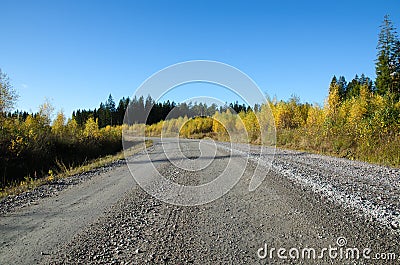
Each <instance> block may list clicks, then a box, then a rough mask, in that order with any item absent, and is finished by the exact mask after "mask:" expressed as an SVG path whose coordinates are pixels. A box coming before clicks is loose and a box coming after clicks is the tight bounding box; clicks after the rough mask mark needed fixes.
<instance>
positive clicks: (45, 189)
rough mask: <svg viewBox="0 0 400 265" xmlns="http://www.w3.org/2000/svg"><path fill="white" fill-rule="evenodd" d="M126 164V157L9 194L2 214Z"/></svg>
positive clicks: (1, 205) (0, 204)
mask: <svg viewBox="0 0 400 265" xmlns="http://www.w3.org/2000/svg"><path fill="white" fill-rule="evenodd" d="M125 164H126V162H125V159H120V160H117V161H114V162H112V163H109V164H107V165H105V166H102V167H98V168H95V169H92V170H89V171H87V172H84V173H81V174H76V175H73V176H70V177H66V178H62V179H55V180H53V181H49V183H47V184H44V185H41V186H39V187H36V188H34V189H32V190H30V191H26V192H23V193H21V194H19V195H10V196H7V197H5V198H3V199H1V201H0V215H2V214H5V213H7V212H10V211H11V210H13V209H15V208H23V207H26V206H29V205H32V204H35V203H37V201H38V200H39V199H43V198H46V197H50V196H54V195H56V194H58V192H60V191H62V190H64V189H66V188H68V187H70V186H73V185H77V184H79V183H82V182H84V181H87V180H89V179H91V178H92V177H94V176H98V175H100V174H102V173H105V172H108V171H110V170H113V169H115V168H116V167H120V166H122V165H125Z"/></svg>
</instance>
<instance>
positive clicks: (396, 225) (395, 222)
mask: <svg viewBox="0 0 400 265" xmlns="http://www.w3.org/2000/svg"><path fill="white" fill-rule="evenodd" d="M390 226H391V227H392V228H393V229H399V227H400V225H399V222H398V221H392V222H391V223H390Z"/></svg>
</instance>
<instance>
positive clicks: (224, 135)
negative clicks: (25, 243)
mask: <svg viewBox="0 0 400 265" xmlns="http://www.w3.org/2000/svg"><path fill="white" fill-rule="evenodd" d="M375 69H376V78H375V80H373V79H371V78H369V77H366V76H365V75H364V74H360V75H356V76H355V77H354V78H353V79H351V80H350V81H346V78H345V77H344V76H339V77H336V76H333V78H332V80H331V81H330V84H328V85H327V87H328V96H327V98H326V100H325V102H324V104H323V105H317V104H309V103H302V102H301V101H300V99H299V98H298V97H296V96H292V97H291V98H290V99H289V100H287V101H283V100H277V99H271V98H269V99H268V102H266V103H265V104H263V105H256V106H246V105H244V104H239V103H238V102H234V103H229V104H228V103H226V104H225V105H224V106H217V105H211V106H207V104H204V103H196V102H193V103H180V104H178V103H175V102H170V101H166V102H156V101H155V100H154V99H153V98H151V96H150V95H149V96H147V97H146V98H144V97H139V98H133V99H130V98H122V99H120V100H119V101H118V104H116V103H115V101H114V99H113V97H112V95H111V94H110V95H109V97H108V99H107V100H106V101H105V102H104V103H101V104H100V106H99V107H98V108H95V109H93V110H85V109H83V110H80V109H79V110H76V111H74V112H73V113H72V116H71V117H66V116H65V114H64V113H62V112H59V113H57V114H56V115H55V118H53V116H52V115H53V112H54V107H53V106H52V105H51V103H49V102H45V103H43V104H42V105H41V106H40V107H39V111H38V112H37V113H27V112H21V111H18V110H14V105H15V102H16V101H17V100H18V93H17V91H15V89H14V88H13V86H12V85H11V83H10V80H9V77H8V76H7V75H6V74H5V73H3V72H1V71H0V92H1V94H0V188H5V187H7V186H9V185H18V183H19V182H21V181H24V180H26V179H27V178H33V179H35V178H41V177H45V176H47V175H48V174H49V173H48V172H50V171H51V172H52V171H60V170H62V168H65V167H71V166H74V165H76V166H77V165H80V164H82V163H86V162H87V161H89V160H91V159H94V158H97V157H101V156H104V155H107V154H114V153H116V152H118V151H120V150H121V149H122V143H121V138H122V130H123V128H125V129H127V130H132V131H135V130H136V129H138V128H144V130H145V132H146V135H148V136H159V135H161V133H162V132H163V131H164V133H172V132H177V133H178V134H179V135H180V136H181V137H187V138H203V137H211V138H214V139H217V140H221V141H227V140H230V141H242V142H249V143H252V144H276V145H277V146H278V147H283V148H291V149H298V150H305V151H309V152H316V153H321V154H329V155H334V156H339V157H344V158H348V159H357V160H362V161H367V162H371V163H377V164H382V165H387V166H393V167H399V166H400V152H399V150H400V82H399V81H400V40H399V38H398V36H397V33H396V29H395V27H394V25H393V23H392V22H391V20H390V18H389V17H388V16H385V18H384V20H383V23H382V25H381V31H380V34H379V36H378V45H377V58H376V61H375ZM328 81H329V80H328ZM128 108H129V109H130V110H131V111H133V112H135V113H136V114H135V115H134V120H129V122H128V123H127V122H126V121H125V122H124V115H125V112H126V110H127V109H128ZM269 109H270V110H271V111H272V114H273V117H270V114H269V111H268V110H269ZM171 111H173V112H172V115H168V114H169V113H171ZM147 114H148V115H147ZM146 116H147V117H146ZM271 120H272V121H271ZM271 122H273V123H274V126H275V128H276V142H275V141H272V142H268V143H266V142H265V141H264V139H262V135H261V133H260V132H261V130H260V128H263V126H264V127H265V126H267V125H271ZM124 123H125V124H124ZM143 126H144V127H143ZM243 130H245V131H246V132H247V138H246V139H243V138H237V139H236V138H232V137H231V138H229V137H228V131H237V132H241V131H243Z"/></svg>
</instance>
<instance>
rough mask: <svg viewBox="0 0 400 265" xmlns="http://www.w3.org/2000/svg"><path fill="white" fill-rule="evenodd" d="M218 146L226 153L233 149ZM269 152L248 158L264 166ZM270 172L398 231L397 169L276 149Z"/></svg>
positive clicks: (255, 150)
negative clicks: (227, 150) (226, 150)
mask: <svg viewBox="0 0 400 265" xmlns="http://www.w3.org/2000/svg"><path fill="white" fill-rule="evenodd" d="M219 144H220V145H221V146H223V147H225V148H228V149H229V150H230V149H231V147H232V146H230V145H229V144H227V143H219ZM232 148H233V150H235V152H236V153H239V154H241V155H244V156H246V155H247V151H246V150H248V146H247V145H243V144H234V145H233V147H232ZM260 153H264V154H265V155H260ZM271 153H272V151H271V150H270V149H267V148H263V149H262V151H261V147H254V146H253V147H252V150H251V152H250V154H249V157H250V159H251V160H253V161H256V162H258V161H260V163H261V164H265V163H263V162H264V161H265V160H266V159H265V158H268V157H267V156H268V155H269V154H271ZM267 166H269V164H267ZM271 169H272V170H273V171H274V172H276V173H278V174H282V175H284V176H285V177H287V178H288V179H289V180H291V181H293V182H296V183H297V184H299V185H301V186H303V187H306V188H308V189H311V190H312V191H313V192H315V193H318V194H319V195H320V196H322V197H324V198H327V199H328V200H330V201H333V202H335V203H337V204H340V205H342V206H343V207H346V208H351V209H354V210H356V211H357V213H358V214H361V215H363V216H364V217H365V218H367V219H374V220H376V221H378V222H379V223H380V224H382V225H384V226H388V227H391V228H392V229H394V230H397V229H399V228H400V169H395V168H390V167H383V166H377V165H372V164H368V163H364V162H360V161H352V160H348V159H343V158H335V157H328V156H321V155H316V154H309V153H305V152H299V151H291V150H281V149H277V150H276V153H275V159H274V160H273V163H272V166H271Z"/></svg>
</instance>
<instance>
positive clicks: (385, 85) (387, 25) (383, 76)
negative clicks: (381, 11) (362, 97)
mask: <svg viewBox="0 0 400 265" xmlns="http://www.w3.org/2000/svg"><path fill="white" fill-rule="evenodd" d="M380 28H381V31H380V33H379V40H378V46H377V49H378V55H377V56H378V59H377V62H376V81H375V85H376V88H377V92H378V93H379V94H381V95H388V94H393V93H394V94H397V96H398V92H399V91H400V89H399V85H400V82H398V79H399V78H400V77H399V69H398V65H399V58H400V57H399V55H400V54H399V51H397V50H398V49H399V48H400V47H399V44H398V42H399V40H398V38H397V32H396V29H395V27H394V26H393V23H392V21H391V20H390V18H389V16H388V15H385V17H384V20H383V23H382V25H381V26H380Z"/></svg>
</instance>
